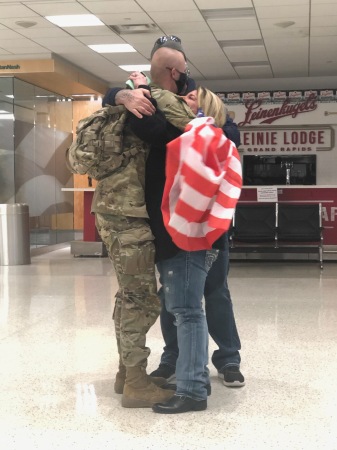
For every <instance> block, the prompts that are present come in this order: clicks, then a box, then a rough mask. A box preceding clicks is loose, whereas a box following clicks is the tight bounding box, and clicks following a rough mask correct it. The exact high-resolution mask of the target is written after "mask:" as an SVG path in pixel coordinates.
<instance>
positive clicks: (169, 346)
mask: <svg viewBox="0 0 337 450" xmlns="http://www.w3.org/2000/svg"><path fill="white" fill-rule="evenodd" d="M228 270H229V248H228V240H227V244H226V248H225V250H220V251H219V254H218V257H217V259H216V261H215V262H214V263H213V265H212V267H211V269H210V270H209V272H208V275H207V278H206V282H205V290H204V297H205V310H206V320H207V325H208V332H209V334H210V335H211V337H212V339H213V340H214V342H215V343H216V344H217V346H218V347H219V348H218V350H215V351H214V353H213V355H212V363H213V364H214V366H215V367H216V369H217V370H220V369H222V368H224V367H226V366H231V365H236V366H240V362H241V357H240V353H239V350H240V349H241V343H240V338H239V335H238V331H237V328H236V323H235V318H234V312H233V305H232V300H231V296H230V292H229V289H228V284H227V274H228ZM158 295H159V297H160V300H161V303H162V310H161V313H160V325H161V330H162V334H163V338H164V342H165V347H164V352H163V354H162V356H161V361H160V362H161V364H167V365H169V366H172V367H175V365H176V361H177V358H178V354H179V350H178V343H177V330H176V327H175V326H174V317H173V316H172V314H170V313H169V312H168V311H167V309H166V308H165V302H164V295H163V291H162V288H160V290H159V292H158Z"/></svg>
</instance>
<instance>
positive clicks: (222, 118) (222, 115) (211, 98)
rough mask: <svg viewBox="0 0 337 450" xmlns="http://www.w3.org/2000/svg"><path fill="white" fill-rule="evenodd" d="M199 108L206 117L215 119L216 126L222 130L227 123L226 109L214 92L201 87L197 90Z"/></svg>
mask: <svg viewBox="0 0 337 450" xmlns="http://www.w3.org/2000/svg"><path fill="white" fill-rule="evenodd" d="M197 96H198V106H199V108H201V109H202V110H203V112H204V114H205V116H210V117H214V120H215V125H216V126H218V127H220V128H222V127H223V126H224V124H225V122H226V107H225V105H224V104H223V102H222V100H221V99H220V97H218V96H217V95H216V94H214V92H212V91H210V90H209V89H206V88H205V87H203V86H199V87H198V89H197Z"/></svg>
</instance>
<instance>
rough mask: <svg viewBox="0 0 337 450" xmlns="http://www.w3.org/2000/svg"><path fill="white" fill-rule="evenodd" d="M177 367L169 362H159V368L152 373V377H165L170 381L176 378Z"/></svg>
mask: <svg viewBox="0 0 337 450" xmlns="http://www.w3.org/2000/svg"><path fill="white" fill-rule="evenodd" d="M175 372H176V369H175V367H173V366H169V365H168V364H159V367H158V369H156V370H154V371H153V372H151V373H150V377H160V378H165V379H166V380H167V381H168V382H169V381H173V380H174V379H175Z"/></svg>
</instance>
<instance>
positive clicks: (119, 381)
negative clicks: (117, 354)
mask: <svg viewBox="0 0 337 450" xmlns="http://www.w3.org/2000/svg"><path fill="white" fill-rule="evenodd" d="M125 378H126V368H125V366H124V365H123V364H122V363H119V367H118V372H117V373H116V378H115V384H114V391H115V392H116V394H123V389H124V383H125Z"/></svg>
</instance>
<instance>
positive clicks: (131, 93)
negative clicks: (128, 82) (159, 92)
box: [102, 88, 155, 119]
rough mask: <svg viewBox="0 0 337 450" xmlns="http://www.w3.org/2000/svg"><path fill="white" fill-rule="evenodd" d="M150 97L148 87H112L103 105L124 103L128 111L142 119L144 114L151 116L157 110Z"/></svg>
mask: <svg viewBox="0 0 337 450" xmlns="http://www.w3.org/2000/svg"><path fill="white" fill-rule="evenodd" d="M150 97H151V93H150V92H149V90H148V89H134V90H131V89H122V88H112V89H109V90H108V92H107V93H106V94H105V96H104V98H103V102H102V105H103V106H107V105H111V106H115V105H124V106H125V108H126V109H127V110H128V111H130V112H131V113H132V114H134V115H135V116H136V117H138V118H139V119H141V118H142V117H143V116H150V115H151V114H154V112H155V108H154V106H153V105H152V103H151V101H150V100H149V98H150Z"/></svg>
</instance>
